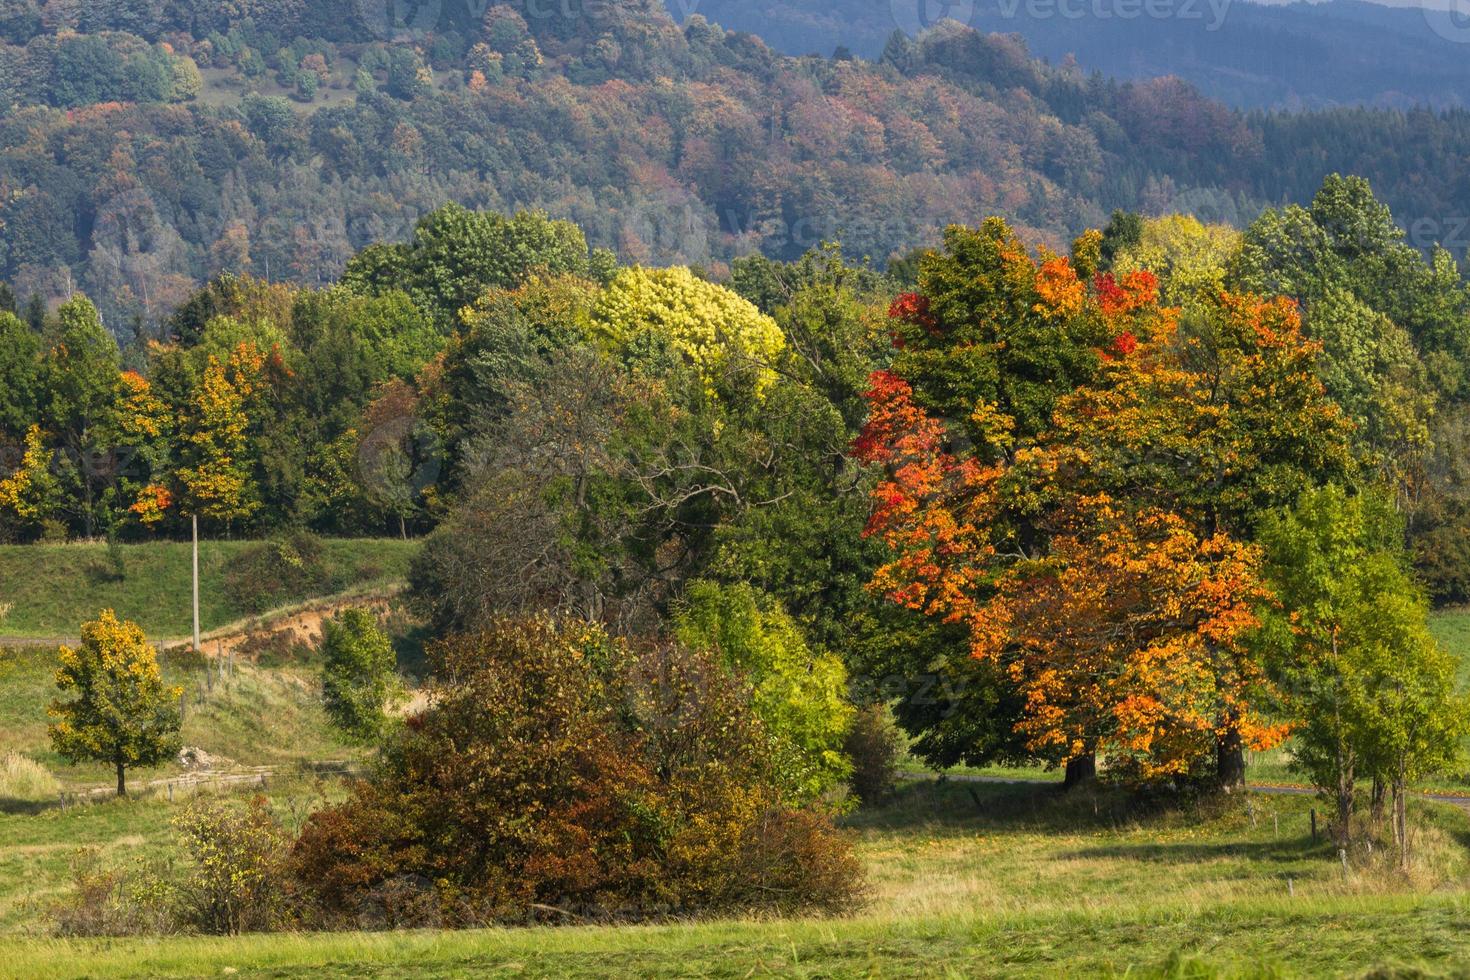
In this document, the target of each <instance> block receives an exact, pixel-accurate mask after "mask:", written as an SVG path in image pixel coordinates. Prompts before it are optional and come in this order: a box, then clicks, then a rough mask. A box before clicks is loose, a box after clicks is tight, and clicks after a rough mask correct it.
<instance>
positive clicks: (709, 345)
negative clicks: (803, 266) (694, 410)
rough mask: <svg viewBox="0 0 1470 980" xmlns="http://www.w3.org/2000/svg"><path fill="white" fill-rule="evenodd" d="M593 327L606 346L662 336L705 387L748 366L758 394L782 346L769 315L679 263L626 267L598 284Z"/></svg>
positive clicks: (771, 375)
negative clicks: (666, 266)
mask: <svg viewBox="0 0 1470 980" xmlns="http://www.w3.org/2000/svg"><path fill="white" fill-rule="evenodd" d="M592 332H593V336H594V338H595V339H597V340H598V341H600V342H601V343H603V344H604V345H606V346H608V347H611V348H621V347H623V346H625V345H626V344H628V343H629V342H630V341H631V340H633V339H634V338H635V337H637V336H638V335H640V334H643V333H654V334H656V335H659V336H661V337H663V338H665V339H667V340H668V342H669V343H670V344H671V345H672V347H673V348H674V349H675V350H677V351H678V352H679V353H681V354H682V355H683V356H684V357H685V358H687V359H688V361H689V362H690V363H691V364H692V365H693V366H694V369H695V370H696V371H697V372H698V373H699V377H700V379H701V380H702V381H703V382H704V384H705V388H706V390H708V391H710V392H711V393H713V392H714V389H715V384H716V381H717V380H718V379H719V378H720V377H722V376H723V375H724V374H725V373H726V372H727V371H728V370H730V369H732V368H748V369H752V370H753V371H754V376H755V381H754V386H755V394H756V397H758V398H759V397H761V396H762V395H763V394H764V392H765V391H766V389H768V388H769V387H770V386H771V384H773V383H774V382H775V380H776V371H775V365H776V362H777V360H778V359H779V357H780V356H781V353H782V351H783V350H785V347H786V337H785V335H784V334H783V333H782V332H781V328H780V327H779V326H777V324H776V321H775V320H773V319H771V318H770V317H768V316H766V315H765V314H764V313H762V312H761V311H760V310H758V309H756V307H755V306H754V305H753V304H751V303H750V302H748V301H747V300H745V299H744V298H743V297H741V296H738V295H736V294H735V293H733V292H731V291H730V290H728V289H725V288H724V287H723V286H719V285H716V284H715V283H711V282H706V281H705V280H703V279H700V278H699V277H698V276H696V275H695V274H694V273H693V272H691V271H689V270H688V269H687V268H684V267H682V266H676V267H673V268H669V269H643V268H636V267H635V268H631V269H624V270H623V271H622V272H621V273H619V274H618V276H617V278H615V279H614V280H613V281H612V282H611V283H609V284H608V286H607V288H606V289H605V290H604V291H603V294H602V297H601V298H600V300H599V301H598V304H597V307H596V309H595V310H594V313H593V326H592Z"/></svg>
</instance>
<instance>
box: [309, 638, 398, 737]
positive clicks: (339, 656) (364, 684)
mask: <svg viewBox="0 0 1470 980" xmlns="http://www.w3.org/2000/svg"><path fill="white" fill-rule="evenodd" d="M321 648H322V697H323V699H324V700H325V702H326V706H327V714H329V715H330V716H331V718H332V721H333V722H334V723H335V724H336V725H337V727H338V728H340V729H342V731H344V732H346V733H347V735H348V736H349V737H351V738H353V739H356V740H358V741H362V742H371V741H373V740H375V739H377V737H378V736H379V735H380V734H381V733H382V731H383V727H384V724H385V722H386V721H387V718H386V716H385V715H384V709H385V708H387V706H388V701H389V699H390V697H391V696H392V695H393V692H394V688H395V684H394V667H395V664H396V660H395V658H394V655H393V645H392V644H391V643H390V642H389V641H388V637H387V636H386V635H385V634H384V633H383V631H382V630H381V629H379V628H378V623H377V620H376V619H375V618H374V617H373V615H372V613H370V612H368V611H367V610H365V609H343V610H342V611H341V612H339V613H337V615H335V616H333V617H332V618H331V619H329V620H327V621H325V622H323V623H322V647H321Z"/></svg>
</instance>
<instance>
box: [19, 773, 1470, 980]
mask: <svg viewBox="0 0 1470 980" xmlns="http://www.w3.org/2000/svg"><path fill="white" fill-rule="evenodd" d="M287 793H288V791H286V790H280V791H279V795H278V797H277V798H278V800H280V801H284V800H285V799H286V798H287ZM281 805H282V806H284V805H285V804H284V802H282V804H281ZM1309 805H1310V801H1309V800H1306V799H1302V798H1295V797H1259V796H1248V797H1247V796H1236V797H1232V798H1227V799H1225V800H1221V801H1214V802H1206V803H1201V804H1192V803H1187V802H1186V803H1183V804H1182V805H1179V804H1177V802H1176V805H1175V806H1173V807H1171V808H1170V807H1160V808H1156V809H1153V810H1148V809H1139V808H1138V806H1137V805H1136V804H1134V803H1131V802H1130V801H1129V800H1128V799H1127V798H1125V797H1123V796H1121V795H1118V794H1114V793H1110V792H1101V793H1099V794H1097V795H1094V796H1087V795H1083V796H1076V795H1073V796H1062V795H1061V794H1059V793H1057V792H1056V791H1055V790H1052V789H1048V788H1044V787H1025V786H1021V787H1014V786H996V785H977V786H961V785H957V784H954V783H950V784H948V785H936V784H933V783H924V784H913V785H908V786H906V787H904V788H903V789H902V791H901V792H900V794H899V795H898V797H897V798H896V799H895V800H893V801H892V802H890V804H889V805H887V806H884V807H882V808H878V809H875V810H870V811H865V812H859V813H858V814H855V815H853V816H852V817H850V818H848V820H847V823H848V825H849V826H850V828H851V830H852V832H853V834H854V835H855V838H856V847H857V850H858V853H859V855H860V856H861V857H862V859H863V862H864V865H865V866H866V868H867V869H868V874H869V882H870V898H869V902H868V904H867V905H866V906H865V907H864V908H863V909H861V910H860V911H858V912H856V913H855V914H853V915H851V916H848V917H844V918H839V919H804V920H749V919H745V920H731V921H718V922H702V923H668V924H663V925H653V926H639V927H622V928H609V927H573V928H562V929H494V930H476V931H469V932H460V933H444V932H416V933H390V934H358V933H352V934H342V935H301V936H252V937H243V938H239V939H206V938H165V939H155V940H146V941H145V940H115V941H108V942H95V941H68V942H62V941H59V940H53V939H47V938H40V937H37V938H32V939H24V940H16V941H14V942H12V943H11V944H10V945H9V947H8V948H7V949H5V950H3V958H0V964H3V965H0V973H5V972H6V971H7V970H10V971H14V972H15V974H16V975H21V974H23V975H26V976H37V977H63V976H79V975H91V976H109V977H111V976H198V975H216V976H217V975H220V974H221V973H222V972H223V971H226V970H229V971H238V973H239V974H240V975H243V976H249V975H270V976H307V975H311V976H327V977H339V976H340V977H345V976H384V977H387V976H403V975H409V974H411V975H413V976H427V977H450V976H471V975H473V976H486V975H489V976H494V975H500V974H503V973H514V974H517V975H531V976H548V977H550V976H566V977H593V976H613V975H636V976H669V977H672V976H696V977H744V976H775V975H780V976H797V977H817V976H824V977H830V976H840V977H846V976H883V977H891V976H935V975H940V976H943V975H951V976H1018V975H1019V976H1058V975H1065V976H1095V975H1122V974H1125V973H1126V974H1127V975H1129V976H1140V975H1142V976H1150V975H1169V974H1170V972H1171V971H1173V972H1175V973H1180V972H1181V971H1183V973H1184V975H1190V976H1214V975H1261V974H1260V971H1261V970H1263V969H1264V970H1267V971H1271V970H1275V971H1278V972H1280V973H1283V974H1288V975H1297V974H1301V975H1317V974H1321V973H1334V972H1341V971H1343V970H1350V971H1351V972H1353V973H1355V974H1359V975H1361V974H1363V973H1366V972H1368V971H1369V969H1370V968H1371V967H1372V966H1374V965H1378V966H1382V967H1385V968H1391V969H1409V968H1415V969H1420V970H1424V971H1427V972H1429V973H1433V972H1434V971H1435V970H1437V969H1438V970H1442V969H1444V968H1446V967H1447V966H1449V965H1452V964H1455V963H1458V962H1462V961H1463V960H1464V959H1465V957H1466V956H1470V911H1467V910H1470V905H1467V899H1466V892H1465V890H1464V881H1465V875H1466V872H1467V870H1470V868H1467V861H1466V851H1465V847H1464V845H1463V843H1462V840H1463V839H1464V838H1465V836H1466V835H1467V834H1470V819H1467V817H1466V815H1465V814H1464V813H1462V812H1460V811H1458V810H1454V809H1452V808H1448V807H1441V806H1429V805H1424V806H1416V807H1415V808H1414V810H1413V821H1414V826H1415V839H1416V846H1417V868H1418V870H1417V871H1416V872H1415V874H1414V875H1412V876H1410V877H1407V878H1405V877H1402V876H1399V875H1397V874H1396V873H1394V872H1393V871H1392V870H1391V868H1390V867H1389V866H1388V862H1387V861H1386V860H1383V859H1382V857H1381V854H1374V855H1372V856H1369V855H1367V854H1366V853H1364V854H1358V855H1355V856H1354V857H1353V860H1352V864H1351V867H1350V868H1349V869H1348V870H1347V871H1346V872H1344V870H1343V868H1342V865H1341V864H1340V863H1339V862H1338V860H1337V858H1336V856H1335V854H1334V853H1333V851H1332V849H1331V846H1330V845H1329V844H1328V843H1327V842H1325V841H1323V840H1318V841H1316V842H1314V841H1313V840H1312V839H1311V836H1310V831H1309V822H1308V818H1307V809H1308V807H1309ZM168 815H169V808H168V805H167V804H166V803H164V802H162V801H151V802H143V803H112V804H107V805H104V806H100V807H92V808H86V809H82V810H73V811H68V812H67V813H64V814H63V813H52V814H46V815H42V816H21V815H12V816H9V817H0V926H3V927H4V928H6V929H9V930H11V931H12V932H13V931H14V930H15V929H17V928H27V927H29V928H31V929H33V930H39V929H41V928H43V927H44V919H40V918H36V917H34V913H35V912H36V910H37V909H38V908H40V907H41V906H44V904H45V901H42V902H40V903H37V902H35V901H31V902H30V903H29V904H27V902H26V901H25V900H24V899H22V898H20V897H19V896H20V895H21V894H22V893H24V892H26V891H33V892H38V893H40V894H43V895H44V896H45V899H46V900H47V901H55V900H56V899H57V898H59V897H60V896H61V895H62V894H64V892H65V863H66V859H67V856H68V855H69V853H70V852H71V851H72V850H74V848H75V847H76V846H77V845H78V844H82V843H86V844H92V845H96V846H101V847H103V848H104V849H106V851H107V853H108V854H109V856H111V857H113V858H116V859H118V860H131V859H137V858H140V857H145V856H150V855H152V856H156V855H157V854H159V853H161V849H162V848H163V847H165V846H166V842H167V836H168V835H167V831H166V824H167V818H168ZM18 881H19V882H25V883H27V884H21V885H16V884H14V883H15V882H18ZM1186 967H1187V970H1186V969H1185V968H1186ZM1189 971H1195V972H1189ZM1268 975H1269V974H1268Z"/></svg>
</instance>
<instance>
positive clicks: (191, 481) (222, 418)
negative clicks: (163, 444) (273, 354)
mask: <svg viewBox="0 0 1470 980" xmlns="http://www.w3.org/2000/svg"><path fill="white" fill-rule="evenodd" d="M264 360H265V359H264V357H263V356H262V355H261V353H260V352H259V350H257V349H256V348H255V347H254V346H253V345H251V344H249V343H242V344H240V346H239V347H238V348H236V349H235V351H234V353H233V354H232V355H231V356H230V358H229V360H228V361H221V360H220V359H219V358H218V357H216V356H214V355H210V357H209V361H208V364H207V365H206V366H205V368H204V375H203V377H202V378H201V379H200V381H199V386H198V388H197V389H196V391H195V393H194V410H195V417H194V419H193V420H192V422H193V424H192V426H190V428H189V429H188V431H187V432H186V433H185V435H184V456H185V459H186V463H185V465H184V466H182V467H180V468H179V471H178V478H179V482H180V483H181V484H183V487H184V491H185V496H186V497H187V502H188V505H189V506H190V508H191V509H192V510H193V511H194V512H195V513H198V514H199V515H201V516H203V517H206V518H209V519H211V520H217V521H221V522H223V523H224V524H225V525H226V526H228V525H229V524H231V523H233V522H234V521H237V520H242V519H244V518H247V517H249V516H250V515H251V514H253V513H255V511H256V510H258V509H259V508H260V499H259V493H258V490H257V487H256V486H255V482H254V478H253V474H252V472H251V467H250V466H249V461H248V459H247V453H248V451H249V439H248V434H249V433H248V430H249V426H250V417H249V411H248V410H249V407H250V404H251V401H252V399H253V397H254V396H255V394H256V393H257V391H258V390H259V388H260V384H261V369H262V366H263V364H264Z"/></svg>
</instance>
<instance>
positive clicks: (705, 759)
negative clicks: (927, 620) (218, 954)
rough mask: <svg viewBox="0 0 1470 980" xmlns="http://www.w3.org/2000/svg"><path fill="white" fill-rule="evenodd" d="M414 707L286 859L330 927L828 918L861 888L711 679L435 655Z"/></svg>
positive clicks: (547, 641) (532, 659) (571, 646)
mask: <svg viewBox="0 0 1470 980" xmlns="http://www.w3.org/2000/svg"><path fill="white" fill-rule="evenodd" d="M432 656H433V658H434V660H435V663H436V668H437V669H436V676H437V677H438V678H439V685H438V691H437V692H436V697H435V698H434V700H433V702H432V707H430V708H429V709H428V710H427V711H426V712H424V713H423V714H422V715H419V716H417V717H415V718H413V719H411V720H410V723H409V724H408V725H407V726H406V728H405V731H404V733H403V735H402V736H401V737H400V738H399V739H398V741H397V742H396V743H395V744H393V745H392V746H391V747H390V748H389V749H388V750H387V751H386V752H385V758H384V761H383V763H382V766H381V769H380V771H379V772H378V773H376V774H375V776H374V777H373V778H372V779H371V780H369V781H367V782H365V783H363V784H361V785H360V786H359V787H358V788H357V789H356V790H355V792H354V793H353V795H352V796H351V798H350V799H349V800H348V801H347V802H346V803H344V804H342V805H340V806H337V807H333V808H330V809H328V810H325V811H322V812H320V813H318V814H316V815H315V816H313V817H312V819H311V820H310V821H309V822H308V824H307V826H306V827H305V828H304V829H303V832H302V834H301V837H300V838H299V840H298V841H297V843H296V846H295V849H294V852H293V854H292V866H293V874H294V877H295V878H296V880H297V881H298V882H300V883H301V887H302V888H303V890H304V891H306V892H308V893H309V894H308V904H307V912H308V922H309V924H311V925H316V926H324V927H334V928H345V927H352V928H363V927H378V926H381V927H391V926H407V925H475V924H485V923H489V922H527V921H538V920H549V921H557V922H562V921H577V920H586V919H593V920H629V919H647V918H652V917H659V916H672V915H692V914H707V913H713V912H722V911H731V910H737V909H752V910H771V911H781V912H787V911H796V910H802V909H813V910H819V911H836V910H839V909H843V908H847V907H849V906H850V905H851V904H852V903H853V902H854V901H855V900H856V898H857V895H858V891H859V888H860V872H859V869H858V866H857V864H856V862H855V861H854V860H853V858H852V856H851V853H850V850H849V847H848V844H847V842H846V840H845V839H843V838H842V837H841V836H840V835H839V834H838V833H837V831H836V830H835V829H834V828H833V826H832V824H831V821H830V819H829V818H828V817H827V816H826V815H824V814H820V813H817V812H814V811H799V810H794V809H792V808H791V807H790V806H789V805H788V804H787V803H786V802H785V801H784V800H783V799H782V797H781V793H780V791H779V789H777V788H776V787H777V782H776V780H775V778H774V770H773V762H772V750H771V746H770V741H769V739H768V738H767V737H766V735H765V733H764V731H763V730H762V729H761V727H760V724H759V722H758V721H757V720H756V718H755V716H754V714H753V713H752V711H751V709H750V703H749V692H748V691H747V690H746V688H745V687H744V686H743V685H742V684H740V683H739V682H738V680H737V679H736V678H735V677H733V676H732V675H731V674H730V673H729V672H728V671H727V670H726V669H725V668H724V667H723V666H722V665H721V664H720V663H719V662H718V661H717V660H715V659H714V658H712V657H710V656H706V655H703V654H697V653H691V652H689V651H687V650H683V649H681V648H678V647H671V646H647V647H638V648H635V647H631V646H628V645H625V644H622V643H617V642H613V641H611V640H609V639H608V638H607V637H606V636H605V635H604V634H602V633H601V632H600V631H598V630H596V629H594V628H591V627H587V626H585V625H581V624H578V625H570V624H559V623H554V622H550V621H544V620H537V621H529V622H527V621H519V622H499V623H496V624H494V625H493V626H492V627H491V628H490V629H488V630H487V631H485V632H483V633H480V634H476V635H473V636H465V637H459V638H455V639H452V640H449V641H446V642H444V643H441V644H439V645H438V646H437V647H436V648H435V649H434V650H433V651H432Z"/></svg>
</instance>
